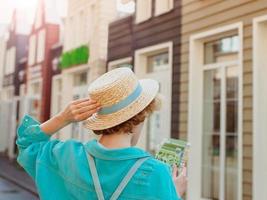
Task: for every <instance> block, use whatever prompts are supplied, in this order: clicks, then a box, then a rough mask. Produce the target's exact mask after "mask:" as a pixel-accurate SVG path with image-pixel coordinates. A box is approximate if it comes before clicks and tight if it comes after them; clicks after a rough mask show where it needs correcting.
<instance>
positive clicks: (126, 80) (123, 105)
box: [83, 67, 159, 130]
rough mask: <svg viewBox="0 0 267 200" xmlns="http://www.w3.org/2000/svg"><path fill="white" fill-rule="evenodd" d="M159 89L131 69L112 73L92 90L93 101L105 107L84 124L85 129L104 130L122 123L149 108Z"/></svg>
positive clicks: (89, 90) (90, 91)
mask: <svg viewBox="0 0 267 200" xmlns="http://www.w3.org/2000/svg"><path fill="white" fill-rule="evenodd" d="M158 90H159V83H158V82H157V81H155V80H152V79H142V80H138V78H137V76H136V75H135V74H134V72H133V71H132V70H131V69H130V68H128V67H121V68H117V69H114V70H111V71H109V72H107V73H105V74H103V75H102V76H100V77H99V78H98V79H96V80H95V81H94V82H92V83H91V85H90V86H89V88H88V92H89V96H90V98H91V99H94V100H96V101H97V102H99V103H100V104H101V106H102V108H101V109H100V110H99V111H98V112H97V113H95V114H93V115H92V116H91V117H89V118H88V119H87V120H85V121H84V123H83V124H84V127H85V128H88V129H91V130H103V129H107V128H111V127H114V126H116V125H118V124H121V123H122V122H125V121H127V120H128V119H130V118H132V117H133V116H135V115H136V114H138V113H139V112H141V111H142V110H143V109H144V108H145V107H146V106H147V105H149V103H150V102H151V101H152V100H153V99H154V98H155V96H156V95H157V93H158Z"/></svg>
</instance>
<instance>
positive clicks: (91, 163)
mask: <svg viewBox="0 0 267 200" xmlns="http://www.w3.org/2000/svg"><path fill="white" fill-rule="evenodd" d="M87 159H88V163H89V167H90V171H91V174H92V178H93V182H94V186H95V191H96V194H97V198H98V200H105V198H104V195H103V191H102V188H101V185H100V182H99V177H98V174H97V171H96V166H95V161H94V158H93V156H91V155H90V154H89V153H87Z"/></svg>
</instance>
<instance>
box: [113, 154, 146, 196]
mask: <svg viewBox="0 0 267 200" xmlns="http://www.w3.org/2000/svg"><path fill="white" fill-rule="evenodd" d="M148 158H149V157H144V158H140V159H138V160H137V161H136V162H135V163H134V165H133V166H132V168H131V169H130V170H129V171H128V173H127V174H126V176H125V177H124V178H123V179H122V181H121V183H120V184H119V186H118V187H117V189H116V190H115V192H114V193H113V194H112V196H111V198H110V200H116V199H118V197H119V196H120V194H121V193H122V191H123V190H124V188H125V187H126V185H127V184H128V183H129V181H130V180H131V179H132V177H133V175H134V174H135V172H136V171H137V170H138V168H139V167H140V166H141V165H142V164H143V163H144V162H145V161H146V160H147V159H148Z"/></svg>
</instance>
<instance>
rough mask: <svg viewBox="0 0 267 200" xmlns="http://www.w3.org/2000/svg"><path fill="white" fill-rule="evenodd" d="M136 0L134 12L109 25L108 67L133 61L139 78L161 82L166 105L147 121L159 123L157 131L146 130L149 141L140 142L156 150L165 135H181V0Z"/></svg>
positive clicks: (124, 64) (120, 65) (176, 136)
mask: <svg viewBox="0 0 267 200" xmlns="http://www.w3.org/2000/svg"><path fill="white" fill-rule="evenodd" d="M135 3H136V11H135V13H134V14H133V15H130V16H128V17H125V18H122V19H119V20H117V21H114V22H113V23H111V24H110V26H109V38H108V65H107V70H110V69H113V68H116V67H122V66H128V65H130V66H132V67H133V69H134V71H135V73H136V74H137V75H138V76H139V77H140V78H153V79H156V80H158V81H159V82H160V86H161V87H160V88H161V91H160V92H161V93H163V95H164V96H166V99H165V104H166V107H164V108H163V112H162V113H157V114H155V116H154V117H152V119H151V120H149V121H148V123H147V124H146V126H147V128H148V129H149V127H153V126H156V127H157V130H158V131H157V130H153V128H151V130H150V131H149V130H148V131H146V132H148V133H147V134H145V135H146V136H144V137H146V140H145V141H146V142H145V144H141V146H143V147H146V148H147V149H149V150H151V151H153V150H154V147H155V144H156V143H158V142H159V140H160V139H162V137H165V136H166V137H169V136H171V137H174V138H178V137H179V132H178V130H179V127H178V126H179V115H178V113H179V95H178V94H179V89H180V88H179V81H180V78H179V77H180V75H179V74H180V64H179V62H180V61H179V58H180V43H181V41H180V40H181V37H180V32H181V27H180V24H181V9H180V8H181V5H180V4H181V1H179V0H166V1H155V0H153V1H149V0H148V1H147V0H145V1H136V2H135ZM166 82H168V83H166ZM154 118H155V119H154ZM151 123H152V124H151ZM149 132H150V133H149ZM157 138H158V139H157ZM151 141H152V142H151ZM153 141H154V142H153Z"/></svg>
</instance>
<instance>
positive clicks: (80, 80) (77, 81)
mask: <svg viewBox="0 0 267 200" xmlns="http://www.w3.org/2000/svg"><path fill="white" fill-rule="evenodd" d="M73 78H74V80H73V83H74V84H73V85H74V86H81V85H86V84H87V72H82V73H77V74H74V77H73Z"/></svg>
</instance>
